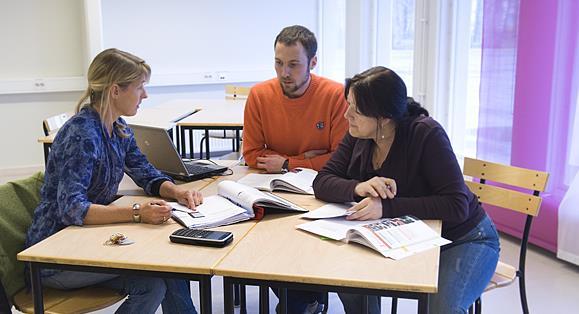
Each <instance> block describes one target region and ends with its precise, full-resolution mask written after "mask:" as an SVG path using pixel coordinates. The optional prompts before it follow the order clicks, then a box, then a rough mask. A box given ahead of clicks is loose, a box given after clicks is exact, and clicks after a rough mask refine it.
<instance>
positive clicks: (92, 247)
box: [18, 180, 255, 313]
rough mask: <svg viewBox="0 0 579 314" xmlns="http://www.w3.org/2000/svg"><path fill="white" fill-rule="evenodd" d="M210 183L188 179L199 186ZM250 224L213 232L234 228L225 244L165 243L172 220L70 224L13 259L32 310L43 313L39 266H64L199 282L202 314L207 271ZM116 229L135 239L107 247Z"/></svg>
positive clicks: (128, 199)
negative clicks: (23, 275) (26, 282)
mask: <svg viewBox="0 0 579 314" xmlns="http://www.w3.org/2000/svg"><path fill="white" fill-rule="evenodd" d="M211 182H212V181H210V180H204V181H195V182H190V183H187V185H189V186H191V187H196V188H198V189H203V188H204V187H206V186H208V185H210V184H211ZM147 199H149V198H148V197H142V196H125V197H122V198H120V199H118V200H117V201H115V204H119V205H128V204H133V203H135V202H143V201H146V200H147ZM254 225H255V221H246V222H243V223H239V224H234V225H230V226H224V227H220V228H217V230H224V231H229V232H233V237H234V240H233V243H232V244H231V245H229V246H227V247H224V248H213V247H201V246H188V245H183V244H175V243H171V242H170V241H169V235H170V234H171V233H172V232H173V231H175V230H177V229H179V228H181V226H180V225H178V224H176V223H175V222H173V221H172V220H170V221H168V222H167V223H164V224H162V225H149V224H134V223H122V224H111V225H99V226H96V225H95V226H83V227H77V226H71V227H67V228H65V229H63V230H61V231H60V232H58V233H56V234H54V235H52V236H50V237H49V238H47V239H45V240H43V241H41V242H39V243H37V244H36V245H34V246H32V247H30V248H28V249H26V250H24V251H22V252H20V253H19V254H18V260H20V261H25V262H28V263H29V266H30V271H31V275H32V293H33V297H34V304H35V312H36V313H42V312H43V308H44V305H43V301H42V289H41V282H40V269H41V268H55V269H67V270H77V271H92V272H103V273H117V274H135V275H141V276H151V277H176V278H184V279H189V280H196V281H199V289H200V300H201V313H211V276H212V269H213V268H214V267H215V266H216V265H217V264H218V263H219V261H220V260H221V259H223V258H224V257H225V256H226V255H227V253H228V252H229V250H231V249H232V248H233V247H234V246H235V245H237V244H238V243H239V242H240V241H241V240H242V239H243V237H244V236H245V234H247V233H248V232H249V230H251V228H252V227H253V226H254ZM116 232H121V233H123V234H125V235H126V236H127V237H128V238H130V239H131V240H134V241H135V243H134V244H132V245H127V246H107V245H104V242H105V241H106V240H107V239H108V238H109V237H110V236H111V235H112V234H114V233H116Z"/></svg>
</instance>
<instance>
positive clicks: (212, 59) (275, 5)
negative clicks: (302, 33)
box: [101, 0, 319, 85]
mask: <svg viewBox="0 0 579 314" xmlns="http://www.w3.org/2000/svg"><path fill="white" fill-rule="evenodd" d="M101 6H102V28H103V31H102V38H103V49H104V48H110V47H115V48H119V49H121V50H126V51H129V52H131V53H134V54H136V55H137V56H139V57H141V58H143V59H145V60H146V61H147V63H148V64H150V65H151V67H152V70H153V77H152V83H153V81H154V80H155V77H157V78H159V77H165V78H168V79H169V80H171V79H172V84H173V83H175V81H188V80H203V79H204V75H205V76H207V75H214V76H212V77H205V78H206V79H207V80H209V81H213V80H219V78H218V77H217V76H218V75H221V74H223V76H224V77H223V79H224V80H226V81H234V80H235V81H251V80H261V79H264V78H260V79H256V78H255V76H254V75H252V74H255V73H260V74H261V75H264V74H267V76H269V77H271V76H273V75H274V74H275V72H274V71H273V60H274V55H273V42H274V39H275V36H276V35H277V34H278V33H279V31H280V30H281V29H282V28H283V27H285V26H289V25H294V24H300V25H303V26H306V27H307V28H309V29H310V30H311V31H313V32H314V33H317V26H318V2H317V1H312V0H297V1H291V2H287V1H268V0H247V1H226V0H212V1H190V0H189V1H188V0H168V1H151V0H149V1H143V0H123V1H116V0H102V1H101ZM318 39H319V38H318ZM189 74H195V75H197V76H195V75H189ZM244 76H245V77H244ZM266 78H267V77H266ZM192 83H199V82H192ZM159 85H163V84H159ZM166 85H171V84H166Z"/></svg>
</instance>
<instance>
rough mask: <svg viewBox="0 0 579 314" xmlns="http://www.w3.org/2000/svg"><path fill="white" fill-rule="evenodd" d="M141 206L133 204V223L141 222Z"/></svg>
mask: <svg viewBox="0 0 579 314" xmlns="http://www.w3.org/2000/svg"><path fill="white" fill-rule="evenodd" d="M140 209H141V205H140V204H139V203H135V204H133V222H134V223H140V222H141V212H140V211H139V210H140Z"/></svg>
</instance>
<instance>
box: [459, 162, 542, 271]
mask: <svg viewBox="0 0 579 314" xmlns="http://www.w3.org/2000/svg"><path fill="white" fill-rule="evenodd" d="M463 173H464V174H465V175H466V176H470V177H473V178H478V179H479V182H473V181H471V180H469V179H467V180H465V182H466V185H467V186H468V187H469V189H470V190H471V191H472V192H473V193H474V194H475V195H476V196H477V197H478V200H479V202H480V203H483V204H489V205H493V206H498V207H501V208H505V209H509V210H513V211H516V212H520V213H523V214H526V215H527V219H526V222H525V228H524V230H523V237H522V239H521V248H520V252H519V268H518V271H517V276H519V277H521V276H524V271H525V259H526V252H527V243H528V241H529V233H530V232H531V223H532V221H533V217H535V216H537V215H538V214H539V208H540V207H541V197H540V196H539V194H540V193H541V192H543V191H544V190H545V187H546V186H547V180H548V179H549V174H548V173H547V172H543V171H536V170H531V169H525V168H519V167H514V166H507V165H502V164H497V163H492V162H488V161H484V160H478V159H472V158H468V157H465V158H464V170H463ZM487 180H489V181H493V182H496V183H499V184H500V186H494V185H489V184H486V183H487V182H486V181H487ZM505 185H508V186H511V187H514V188H515V189H516V188H518V189H521V188H522V189H526V190H530V191H532V194H530V193H525V192H521V191H518V190H514V189H513V188H508V187H506V186H505Z"/></svg>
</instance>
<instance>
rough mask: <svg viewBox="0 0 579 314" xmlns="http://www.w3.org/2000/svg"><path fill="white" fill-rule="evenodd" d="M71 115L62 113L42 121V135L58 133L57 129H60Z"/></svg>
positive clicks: (70, 113)
mask: <svg viewBox="0 0 579 314" xmlns="http://www.w3.org/2000/svg"><path fill="white" fill-rule="evenodd" d="M73 115H74V114H73V113H72V112H64V113H61V114H57V115H55V116H52V117H48V118H46V119H44V121H42V129H43V130H44V135H49V134H53V133H56V131H58V129H60V127H61V126H62V125H63V124H64V123H65V122H66V121H68V119H70V117H72V116H73Z"/></svg>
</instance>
